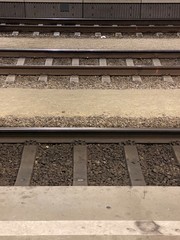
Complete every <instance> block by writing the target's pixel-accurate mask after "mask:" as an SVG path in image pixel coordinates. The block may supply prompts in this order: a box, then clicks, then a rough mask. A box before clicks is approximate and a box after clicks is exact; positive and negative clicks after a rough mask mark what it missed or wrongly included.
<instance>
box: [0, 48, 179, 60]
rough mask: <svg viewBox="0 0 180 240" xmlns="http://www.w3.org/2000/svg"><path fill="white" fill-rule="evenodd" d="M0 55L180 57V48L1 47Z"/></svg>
mask: <svg viewBox="0 0 180 240" xmlns="http://www.w3.org/2000/svg"><path fill="white" fill-rule="evenodd" d="M0 57H46V58H47V57H49V58H50V57H51V58H57V57H63V58H179V57H180V50H160V51H157V50H151V51H148V50H137V51H136V50H127V51H126V50H108V49H105V50H96V49H90V50H86V49H80V50H79V49H0Z"/></svg>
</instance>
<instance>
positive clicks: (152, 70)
mask: <svg viewBox="0 0 180 240" xmlns="http://www.w3.org/2000/svg"><path fill="white" fill-rule="evenodd" d="M0 74H5V75H8V74H16V75H53V76H60V75H61V76H69V75H79V76H98V75H99V76H100V75H110V76H130V75H141V76H149V75H151V76H164V75H172V76H179V75H180V67H179V66H172V67H169V66H160V67H157V66H132V67H131V66H93V65H92V66H83V65H80V66H69V65H68V66H39V65H38V66H37V65H35V66H32V65H31V66H25V65H23V66H18V65H15V66H14V65H13V66H12V65H6V66H0Z"/></svg>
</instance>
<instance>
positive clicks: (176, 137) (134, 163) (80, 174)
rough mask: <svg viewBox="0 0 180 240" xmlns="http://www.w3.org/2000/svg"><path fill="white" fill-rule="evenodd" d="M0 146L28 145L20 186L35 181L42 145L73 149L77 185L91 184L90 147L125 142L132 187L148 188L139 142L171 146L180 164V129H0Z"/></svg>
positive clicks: (74, 173) (18, 182) (19, 181)
mask: <svg viewBox="0 0 180 240" xmlns="http://www.w3.org/2000/svg"><path fill="white" fill-rule="evenodd" d="M0 143H3V144H4V143H6V144H7V143H13V144H15V143H25V145H24V150H23V154H22V158H21V165H20V168H19V172H18V175H17V178H16V182H15V185H16V186H28V185H29V184H30V182H31V177H32V173H33V166H34V162H35V159H36V151H37V144H38V143H46V144H50V143H51V144H57V143H58V144H62V143H63V144H67V143H74V146H73V165H74V167H73V169H74V170H73V185H75V186H85V185H87V145H86V144H89V143H93V144H100V143H116V144H117V143H124V151H125V158H126V164H127V168H128V172H129V177H130V181H131V185H132V186H143V185H146V183H145V180H144V176H143V173H142V170H141V166H140V163H139V157H138V153H137V149H136V146H135V143H136V144H138V143H141V144H155V143H156V144H171V145H172V150H173V151H174V154H175V157H176V159H177V164H179V165H180V145H179V143H180V129H118V128H109V129H108V128H104V129H103V128H102V129H99V128H0Z"/></svg>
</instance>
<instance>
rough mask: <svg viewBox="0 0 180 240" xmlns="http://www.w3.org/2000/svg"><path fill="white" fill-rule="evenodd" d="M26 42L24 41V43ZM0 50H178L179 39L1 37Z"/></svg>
mask: <svg viewBox="0 0 180 240" xmlns="http://www.w3.org/2000/svg"><path fill="white" fill-rule="evenodd" d="M25 40H26V41H25ZM1 48H35V49H37V48H49V49H56V48H58V49H115V50H117V49H118V50H179V48H180V40H179V39H162V38H160V39H153V38H150V39H125V38H124V39H115V38H114V39H108V38H107V39H104V38H103V39H93V38H88V39H87V38H85V39H83V38H82V39H76V38H74V39H73V38H67V39H66V41H64V38H43V41H42V39H41V38H39V39H38V38H37V39H36V38H32V37H31V38H23V37H18V38H15V37H13V38H12V37H1Z"/></svg>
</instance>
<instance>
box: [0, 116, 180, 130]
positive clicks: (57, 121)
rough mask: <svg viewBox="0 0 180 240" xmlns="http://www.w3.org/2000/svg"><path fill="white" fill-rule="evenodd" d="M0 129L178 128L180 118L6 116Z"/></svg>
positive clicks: (1, 122) (0, 123)
mask: <svg viewBox="0 0 180 240" xmlns="http://www.w3.org/2000/svg"><path fill="white" fill-rule="evenodd" d="M0 127H120V128H125V127H134V128H140V127H145V128H146V127H147V128H148V127H150V128H151V127H154V128H166V127H167V128H180V117H176V118H171V117H168V116H163V117H157V118H150V119H149V118H121V117H110V116H106V115H100V116H93V117H77V116H73V117H38V116H37V117H34V118H20V117H19V118H18V117H14V116H6V117H5V118H0Z"/></svg>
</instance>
